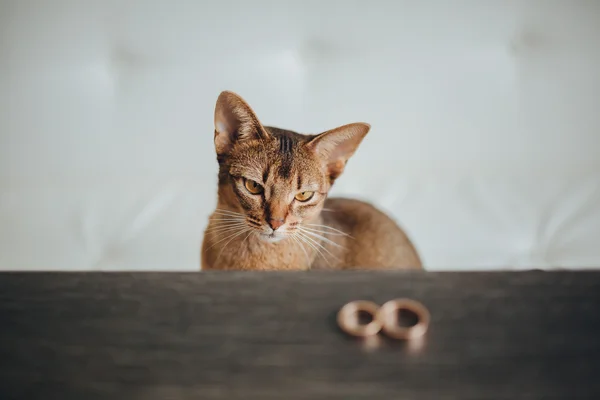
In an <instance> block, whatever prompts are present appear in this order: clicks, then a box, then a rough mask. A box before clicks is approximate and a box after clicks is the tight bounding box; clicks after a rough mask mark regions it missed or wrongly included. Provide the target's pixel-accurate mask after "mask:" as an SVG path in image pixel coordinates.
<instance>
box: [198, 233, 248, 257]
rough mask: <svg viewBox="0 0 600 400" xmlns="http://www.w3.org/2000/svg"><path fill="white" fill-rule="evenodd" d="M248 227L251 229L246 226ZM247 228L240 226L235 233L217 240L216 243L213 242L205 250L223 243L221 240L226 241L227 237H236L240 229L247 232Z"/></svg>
mask: <svg viewBox="0 0 600 400" xmlns="http://www.w3.org/2000/svg"><path fill="white" fill-rule="evenodd" d="M246 229H250V228H246ZM246 229H242V228H239V230H236V231H235V232H234V233H233V234H231V235H228V236H226V237H224V238H223V239H220V240H218V241H216V242H215V243H213V244H212V245H211V246H210V247H209V248H207V249H206V250H204V251H208V250H210V249H212V248H213V247H215V246H216V245H217V244H219V243H221V242H223V241H225V240H227V239H229V238H231V237H234V236H235V235H237V234H239V233H240V231H242V233H243V232H247V231H246Z"/></svg>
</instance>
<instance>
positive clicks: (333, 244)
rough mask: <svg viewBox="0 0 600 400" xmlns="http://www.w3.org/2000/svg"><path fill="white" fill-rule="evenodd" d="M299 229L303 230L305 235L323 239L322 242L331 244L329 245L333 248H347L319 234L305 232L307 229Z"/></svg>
mask: <svg viewBox="0 0 600 400" xmlns="http://www.w3.org/2000/svg"><path fill="white" fill-rule="evenodd" d="M298 229H300V230H301V231H302V232H304V233H305V234H307V235H311V236H314V237H316V238H319V239H321V240H323V241H325V242H327V243H329V244H330V245H332V246H335V247H339V248H340V249H345V247H344V246H342V245H340V244H337V243H336V242H334V241H333V240H330V239H327V238H326V237H325V236H322V235H319V234H317V233H314V232H310V231H307V230H305V228H302V227H299V228H298Z"/></svg>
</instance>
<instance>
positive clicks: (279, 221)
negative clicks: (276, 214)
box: [269, 218, 284, 230]
mask: <svg viewBox="0 0 600 400" xmlns="http://www.w3.org/2000/svg"><path fill="white" fill-rule="evenodd" d="M283 224H284V220H283V218H271V219H269V226H270V227H271V228H273V230H277V229H278V228H280V227H281V225H283Z"/></svg>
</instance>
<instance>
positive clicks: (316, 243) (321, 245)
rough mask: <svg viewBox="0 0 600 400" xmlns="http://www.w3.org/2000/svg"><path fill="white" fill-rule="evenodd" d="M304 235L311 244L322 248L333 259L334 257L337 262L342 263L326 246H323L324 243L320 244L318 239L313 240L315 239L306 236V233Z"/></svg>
mask: <svg viewBox="0 0 600 400" xmlns="http://www.w3.org/2000/svg"><path fill="white" fill-rule="evenodd" d="M303 235H305V237H306V239H308V240H310V241H311V242H313V243H315V245H317V246H319V247H320V248H322V249H323V250H325V252H327V254H329V255H330V256H331V257H333V258H335V259H336V260H338V261H340V259H339V258H337V257H336V256H335V255H334V254H333V253H332V252H330V251H329V250H328V249H327V248H326V247H325V246H323V244H322V243H320V242H318V241H317V240H316V239H313V238H311V237H309V236H306V233H303Z"/></svg>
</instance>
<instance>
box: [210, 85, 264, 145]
mask: <svg viewBox="0 0 600 400" xmlns="http://www.w3.org/2000/svg"><path fill="white" fill-rule="evenodd" d="M268 136H269V134H268V133H267V131H266V130H265V129H264V128H263V126H262V125H261V123H260V121H259V120H258V118H257V117H256V114H255V113H254V111H253V110H252V108H250V106H249V105H248V103H246V102H245V101H244V99H242V98H241V97H240V96H238V95H237V94H235V93H233V92H229V91H224V92H222V93H221V94H220V95H219V98H218V99H217V104H216V106H215V150H216V151H217V154H218V155H225V154H228V153H229V152H230V151H231V148H232V147H233V145H234V144H235V143H236V142H238V141H244V140H251V139H266V138H267V137H268Z"/></svg>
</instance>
